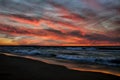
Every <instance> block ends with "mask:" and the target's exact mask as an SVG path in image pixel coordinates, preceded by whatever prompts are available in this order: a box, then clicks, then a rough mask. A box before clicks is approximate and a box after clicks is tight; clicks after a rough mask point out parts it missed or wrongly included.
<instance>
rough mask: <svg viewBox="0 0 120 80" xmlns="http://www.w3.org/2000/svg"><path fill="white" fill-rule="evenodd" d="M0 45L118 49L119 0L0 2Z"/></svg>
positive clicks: (21, 0)
mask: <svg viewBox="0 0 120 80" xmlns="http://www.w3.org/2000/svg"><path fill="white" fill-rule="evenodd" d="M0 45H40V46H120V0H0Z"/></svg>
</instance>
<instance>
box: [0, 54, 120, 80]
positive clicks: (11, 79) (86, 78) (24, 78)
mask: <svg viewBox="0 0 120 80" xmlns="http://www.w3.org/2000/svg"><path fill="white" fill-rule="evenodd" d="M119 79H120V77H118V76H114V75H110V74H103V73H97V72H84V71H75V70H69V69H67V68H65V67H63V66H57V65H52V64H47V63H44V62H40V61H35V60H31V59H25V58H21V57H15V56H13V57H10V56H6V55H3V54H0V80H119Z"/></svg>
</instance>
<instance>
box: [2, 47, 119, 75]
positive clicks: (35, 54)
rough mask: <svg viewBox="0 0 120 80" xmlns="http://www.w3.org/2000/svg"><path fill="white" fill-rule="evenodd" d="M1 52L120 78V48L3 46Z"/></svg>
mask: <svg viewBox="0 0 120 80" xmlns="http://www.w3.org/2000/svg"><path fill="white" fill-rule="evenodd" d="M0 52H1V53H3V54H6V55H12V56H13V55H14V56H15V55H16V56H20V57H24V58H29V59H33V60H39V61H42V62H45V63H48V64H55V65H62V66H65V67H67V68H69V69H74V70H80V71H93V72H102V73H108V74H113V75H117V76H120V47H95V46H92V47H55V46H54V47H52V46H50V47H49V46H47V47H45V46H44V47H43V46H1V47H0Z"/></svg>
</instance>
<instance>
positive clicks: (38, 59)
mask: <svg viewBox="0 0 120 80" xmlns="http://www.w3.org/2000/svg"><path fill="white" fill-rule="evenodd" d="M2 54H4V55H6V56H11V57H12V56H13V57H21V58H26V59H30V60H35V61H40V62H44V63H47V64H49V65H57V66H64V67H66V68H67V69H70V70H75V71H83V72H96V73H103V74H110V75H114V76H118V77H120V73H119V72H112V71H109V70H97V69H96V70H95V69H88V68H80V67H77V66H75V65H71V64H64V63H60V62H58V61H55V60H50V59H43V58H40V57H39V58H37V57H33V56H19V55H14V54H9V53H2ZM70 66H72V67H70Z"/></svg>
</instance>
